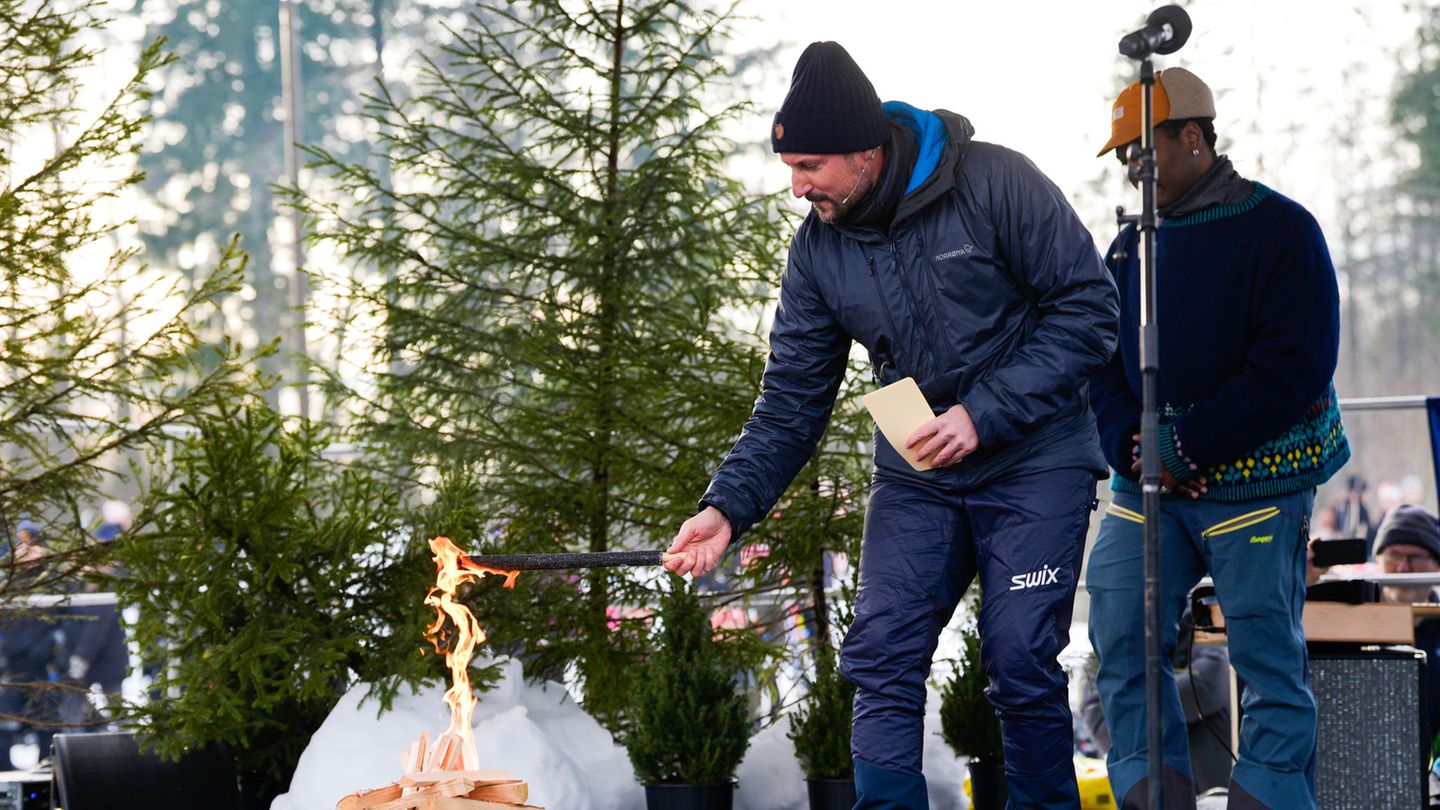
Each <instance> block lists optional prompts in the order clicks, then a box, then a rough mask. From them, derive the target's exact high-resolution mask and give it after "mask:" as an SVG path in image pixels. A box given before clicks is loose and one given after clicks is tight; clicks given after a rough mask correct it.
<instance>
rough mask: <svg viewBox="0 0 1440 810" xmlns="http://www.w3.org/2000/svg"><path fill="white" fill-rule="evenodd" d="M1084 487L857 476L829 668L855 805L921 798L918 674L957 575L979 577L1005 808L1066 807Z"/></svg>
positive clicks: (1079, 483)
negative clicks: (865, 501)
mask: <svg viewBox="0 0 1440 810" xmlns="http://www.w3.org/2000/svg"><path fill="white" fill-rule="evenodd" d="M1094 496H1095V477H1094V475H1093V474H1091V473H1090V472H1087V471H1085V470H1054V471H1048V472H1044V473H1038V474H1034V475H1025V476H1020V477H1017V478H1013V479H1009V480H1006V481H1001V482H997V483H994V484H990V485H987V486H985V487H980V488H978V489H973V490H966V491H963V492H961V491H955V490H951V489H947V488H943V487H937V486H931V485H927V484H924V483H916V482H914V481H909V480H878V481H876V483H875V485H874V486H873V488H872V489H871V494H870V503H869V506H868V509H867V513H866V518H865V541H864V546H863V549H862V553H861V562H860V590H859V593H858V595H857V596H856V601H855V619H854V622H853V623H852V624H851V626H850V630H849V632H848V633H847V634H846V636H845V644H844V646H843V647H842V650H841V671H842V672H843V673H844V675H845V677H846V678H848V679H849V680H850V681H851V682H853V683H854V684H855V685H856V687H857V691H856V695H855V724H854V729H853V733H852V736H851V752H852V753H853V754H854V757H855V760H856V762H855V774H856V777H855V778H856V790H857V794H858V797H859V803H858V804H856V808H857V810H860V809H862V808H863V809H864V810H879V809H880V808H897V809H898V808H904V810H924V809H925V808H926V807H928V801H927V799H926V787H925V778H924V776H923V775H922V772H921V762H920V760H921V750H922V743H923V741H924V739H923V735H924V716H925V679H926V678H927V677H928V676H929V674H930V661H931V657H932V656H933V655H934V654H935V647H936V643H937V642H938V640H939V637H940V632H941V630H943V629H944V628H945V625H946V624H947V623H948V622H949V620H950V617H951V614H953V613H954V612H955V607H956V605H957V604H959V602H960V599H961V597H963V596H964V595H965V591H966V589H967V588H969V586H970V583H971V582H972V581H974V580H975V579H976V577H977V575H978V578H979V581H980V583H981V587H982V597H981V605H980V616H979V632H980V639H981V658H982V659H983V664H984V667H985V671H986V673H987V674H988V675H989V677H990V686H989V688H988V689H987V690H986V694H987V696H988V697H989V699H990V702H991V704H993V705H994V706H995V709H996V712H997V714H998V715H999V716H1000V721H1001V735H1002V739H1003V742H1004V749H1005V772H1006V780H1007V782H1008V783H1009V787H1010V797H1011V803H1010V806H1011V807H1012V808H1077V807H1078V806H1079V793H1078V790H1077V788H1076V786H1075V769H1074V764H1073V761H1072V757H1073V753H1074V746H1073V732H1072V722H1071V717H1070V706H1069V702H1068V699H1067V695H1068V692H1067V688H1066V676H1065V671H1064V670H1063V669H1062V668H1061V667H1060V665H1059V664H1058V663H1057V662H1056V660H1055V658H1056V655H1058V654H1059V652H1060V651H1061V650H1062V649H1063V648H1064V647H1065V645H1066V644H1067V643H1068V642H1069V638H1070V618H1071V611H1072V610H1073V608H1074V599H1075V583H1076V581H1077V580H1078V575H1079V571H1080V560H1081V552H1082V551H1083V549H1084V545H1085V533H1086V528H1087V527H1088V525H1089V522H1090V510H1091V508H1092V505H1093V502H1094Z"/></svg>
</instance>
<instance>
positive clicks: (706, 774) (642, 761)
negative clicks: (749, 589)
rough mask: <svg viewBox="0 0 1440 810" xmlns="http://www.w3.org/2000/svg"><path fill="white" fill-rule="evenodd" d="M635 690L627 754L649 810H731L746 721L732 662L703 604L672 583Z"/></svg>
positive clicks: (746, 735)
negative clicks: (643, 787)
mask: <svg viewBox="0 0 1440 810" xmlns="http://www.w3.org/2000/svg"><path fill="white" fill-rule="evenodd" d="M657 618H658V621H657V625H658V629H657V630H656V631H655V641H656V646H655V651H654V652H653V653H652V654H651V656H650V660H649V662H648V663H647V664H646V665H645V668H644V670H643V672H642V674H641V677H640V679H639V685H638V686H637V687H636V688H635V690H634V697H633V700H632V702H631V707H630V722H629V725H628V727H627V729H626V732H625V748H626V750H627V751H628V752H629V754H630V762H631V764H632V765H634V766H635V776H636V777H637V778H638V779H639V780H640V782H641V784H643V785H645V804H646V807H648V808H649V810H730V808H731V806H732V804H733V802H734V798H735V769H736V768H738V767H739V766H740V760H741V758H742V757H744V756H745V749H746V748H747V747H748V746H749V745H750V718H749V713H748V710H747V708H746V702H745V697H744V695H743V694H741V693H740V692H739V690H738V689H737V681H736V677H735V676H736V669H735V666H734V662H733V661H732V660H731V658H730V656H729V655H728V654H727V651H726V650H725V648H724V647H723V646H722V645H720V644H719V643H717V642H716V641H715V638H714V632H713V630H712V629H711V627H710V618H709V616H708V614H707V613H706V611H705V609H704V608H703V607H702V606H701V604H700V600H699V599H698V598H697V597H696V596H695V594H694V593H692V592H691V591H690V589H689V586H688V585H686V584H685V583H684V582H683V581H677V582H676V583H675V584H674V586H673V587H672V588H671V590H670V592H669V593H667V594H666V595H665V596H664V597H663V598H662V599H661V603H660V611H659V614H658V617H657Z"/></svg>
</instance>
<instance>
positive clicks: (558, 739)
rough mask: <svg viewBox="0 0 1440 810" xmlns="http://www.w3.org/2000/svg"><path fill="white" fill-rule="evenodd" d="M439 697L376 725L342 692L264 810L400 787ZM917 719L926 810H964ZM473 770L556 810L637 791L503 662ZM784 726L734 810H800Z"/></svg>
mask: <svg viewBox="0 0 1440 810" xmlns="http://www.w3.org/2000/svg"><path fill="white" fill-rule="evenodd" d="M445 688H446V687H445V686H443V685H439V684H436V685H430V686H427V687H425V688H424V689H421V690H420V691H419V692H417V693H414V694H403V693H402V694H401V695H399V696H397V697H396V698H395V703H394V705H393V707H392V709H391V711H389V712H386V713H385V714H383V715H380V714H379V709H380V707H379V704H378V703H377V702H376V701H373V700H371V701H366V702H365V703H364V705H361V702H362V700H364V698H365V696H366V695H367V694H368V692H369V687H368V686H365V685H361V686H357V687H355V688H354V689H352V690H350V692H348V693H347V694H346V695H345V696H344V697H343V698H341V699H340V702H339V703H338V704H336V706H335V709H334V710H333V711H331V712H330V716H329V717H328V718H326V720H325V722H324V723H323V724H322V725H321V726H320V728H319V730H317V731H316V732H315V735H314V736H313V737H311V738H310V745H309V746H308V747H307V748H306V749H305V753H303V754H301V756H300V762H299V765H298V766H297V767H296V770H295V776H294V778H293V779H292V780H291V782H290V790H289V791H288V792H286V793H283V794H281V795H280V796H278V797H276V799H275V801H274V803H272V804H271V805H270V810H330V808H333V807H334V806H335V803H336V802H338V801H340V799H341V798H342V797H343V796H345V795H346V794H349V793H354V792H356V791H359V790H368V789H370V788H376V787H380V786H381V785H386V784H389V783H391V782H394V781H396V780H398V779H399V778H400V754H401V752H403V751H405V750H406V749H407V748H409V747H410V744H411V743H413V742H415V741H416V740H417V739H419V738H420V733H421V732H429V734H430V736H431V737H432V738H434V737H435V736H436V735H437V734H439V733H441V732H443V731H444V730H445V729H446V728H447V727H448V726H449V723H450V715H449V709H448V708H447V707H446V706H445V700H444V695H445ZM925 708H926V711H925V778H926V781H927V782H928V783H929V788H930V806H932V807H953V808H963V807H965V806H966V801H965V798H964V791H963V790H962V788H961V785H962V784H963V782H964V780H965V774H966V769H965V765H964V761H963V760H960V759H958V758H956V756H955V755H954V753H952V752H951V751H950V748H949V747H948V746H946V745H945V741H944V740H943V739H941V737H940V715H939V711H940V695H939V693H938V692H936V691H935V690H934V689H933V688H931V689H930V690H929V696H928V700H927V705H926V707H925ZM473 719H474V729H475V748H476V751H477V752H478V753H479V755H480V767H482V768H502V769H504V770H507V771H510V772H511V773H513V774H515V776H517V777H519V778H521V779H524V780H525V781H526V782H528V783H529V784H530V803H531V804H535V805H540V806H542V807H548V808H559V809H560V810H635V809H636V808H642V807H644V806H645V791H644V788H642V787H641V786H640V785H639V784H637V783H636V781H635V770H634V768H632V767H631V765H630V760H629V758H628V757H627V756H626V754H625V750H624V749H623V748H621V747H620V746H619V745H617V744H616V742H615V740H614V739H613V738H612V737H611V736H610V732H608V731H606V730H605V729H604V727H602V726H601V725H600V724H599V723H597V722H596V721H595V720H594V718H592V717H590V716H589V715H588V714H586V713H585V712H584V710H583V709H581V708H580V706H579V705H578V704H576V703H575V700H574V699H573V698H572V697H571V696H570V694H569V693H568V692H566V691H565V689H564V687H562V686H560V685H559V684H556V683H552V682H546V683H543V684H527V683H525V679H524V676H523V673H522V671H521V667H520V664H519V662H516V661H513V660H507V661H504V662H503V670H502V675H501V678H500V681H499V682H498V683H497V684H496V686H495V688H494V689H492V690H490V691H489V692H485V693H484V694H481V695H480V702H479V703H478V704H477V705H476V706H475V713H474V718H473ZM789 730H790V719H789V718H788V717H785V718H781V720H780V721H779V722H776V723H774V724H773V725H771V726H769V727H767V728H765V729H762V730H761V731H760V732H759V733H757V734H756V735H755V736H754V737H752V738H751V740H750V747H749V749H747V751H746V753H745V759H744V761H743V762H741V763H740V768H739V770H738V771H737V772H736V778H737V779H738V780H739V789H738V791H737V793H736V796H735V810H808V808H809V798H808V794H807V793H806V788H805V776H804V774H803V773H801V772H800V763H799V761H798V760H796V758H795V749H794V746H793V744H792V743H791V742H790V738H789V737H788V736H787V735H788V732H789Z"/></svg>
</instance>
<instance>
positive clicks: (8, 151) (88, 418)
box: [0, 0, 249, 596]
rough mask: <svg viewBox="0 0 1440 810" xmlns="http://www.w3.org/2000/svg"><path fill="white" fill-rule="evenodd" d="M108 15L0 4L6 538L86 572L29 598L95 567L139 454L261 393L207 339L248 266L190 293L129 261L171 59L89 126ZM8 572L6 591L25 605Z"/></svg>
mask: <svg viewBox="0 0 1440 810" xmlns="http://www.w3.org/2000/svg"><path fill="white" fill-rule="evenodd" d="M103 5H104V4H103V3H100V2H89V3H79V4H69V5H68V6H67V7H64V8H62V7H60V6H57V5H56V4H50V3H38V4H37V3H30V2H24V1H23V0H0V83H3V93H4V96H5V104H4V105H0V107H3V109H0V166H3V172H4V173H3V175H0V340H3V341H4V350H3V351H0V454H3V458H0V533H3V535H4V536H5V537H6V538H10V537H14V534H15V530H16V523H17V522H18V520H19V519H21V518H23V517H29V518H32V519H34V520H36V521H37V522H39V523H40V524H42V525H43V526H44V528H45V533H46V534H47V536H48V537H49V538H50V539H51V540H52V541H53V545H52V551H55V552H57V553H58V552H61V551H65V550H66V549H69V550H70V551H71V552H73V553H72V554H71V556H76V555H78V556H81V557H86V558H87V559H76V560H72V561H70V562H63V561H62V560H61V559H60V557H59V556H57V557H55V558H53V559H52V563H57V564H53V565H51V566H49V567H48V569H47V570H48V571H49V572H50V575H49V576H46V577H42V578H40V579H34V578H27V579H26V585H25V590H39V591H42V592H43V591H54V590H55V589H56V588H57V587H58V585H59V584H60V580H63V579H65V578H66V577H70V576H73V574H74V572H75V570H76V567H77V566H78V565H79V564H80V563H81V562H86V561H93V560H89V559H88V557H89V555H93V554H96V553H98V552H99V549H98V548H96V547H94V546H91V545H87V544H86V543H85V538H87V536H88V530H89V529H90V528H92V526H91V525H90V524H89V519H88V514H89V511H90V510H91V509H92V508H93V507H94V506H96V505H97V504H98V503H99V501H100V500H101V499H102V497H104V494H105V493H106V492H107V490H109V491H113V488H114V487H115V485H116V484H117V482H118V481H119V480H120V479H121V478H123V476H124V473H126V471H127V470H126V467H127V465H126V461H127V454H133V453H135V452H139V451H142V450H144V449H146V448H156V447H160V446H163V445H164V444H165V443H166V442H167V441H168V438H167V437H168V436H169V435H170V434H173V433H174V432H176V431H177V430H183V429H184V428H183V426H184V425H185V423H186V422H187V421H188V420H189V419H190V418H191V417H192V416H193V415H194V414H195V413H196V412H198V411H200V410H203V409H204V408H206V407H208V406H210V405H212V404H214V403H216V402H220V401H224V400H227V399H230V398H232V397H233V396H234V392H235V391H236V390H240V389H241V388H243V386H245V385H246V384H248V382H249V379H248V374H247V372H246V370H245V369H246V365H245V362H244V359H245V358H243V357H241V355H240V353H239V352H238V351H237V350H236V349H235V347H234V346H232V345H230V344H228V343H219V344H207V343H205V342H204V341H202V340H201V339H200V338H199V337H198V336H197V333H196V331H195V324H196V323H197V322H199V321H201V320H203V319H205V318H206V317H209V316H210V315H211V314H212V313H214V312H215V310H216V306H217V302H218V300H219V299H220V298H222V297H223V296H225V295H226V294H228V293H230V292H232V291H234V290H236V289H237V288H238V286H239V277H240V274H241V272H242V269H243V258H242V257H241V256H240V255H239V254H237V253H236V252H235V251H234V249H233V247H229V248H223V249H222V251H221V257H220V263H219V266H218V268H217V269H216V270H214V271H213V272H211V273H208V274H205V273H201V274H199V275H198V277H197V279H196V280H195V282H194V283H193V284H192V285H188V290H182V289H179V288H178V287H177V286H176V285H175V284H173V283H171V281H170V280H168V279H167V278H166V277H165V276H163V275H161V274H158V273H152V272H150V271H148V270H147V269H146V268H144V267H140V266H137V263H136V261H135V249H134V248H133V247H127V246H126V233H127V229H128V228H129V227H130V226H131V225H132V224H133V223H131V222H130V221H128V220H127V219H126V218H125V216H124V215H123V214H120V213H116V212H118V211H121V210H124V208H125V206H127V205H128V201H129V199H130V196H129V195H130V194H131V193H132V192H133V189H134V187H135V185H136V184H137V183H138V182H139V181H140V179H141V176H140V175H139V174H138V173H137V172H136V171H135V169H134V161H135V156H136V152H137V150H138V145H139V140H140V137H141V134H142V129H143V128H144V126H145V124H146V119H145V118H144V116H143V115H142V112H141V109H142V107H143V105H144V103H145V101H146V99H147V98H148V96H149V91H148V89H147V88H148V81H149V80H150V79H151V78H153V76H152V74H153V73H154V72H155V71H157V70H158V69H160V68H161V67H163V66H164V65H166V64H168V62H169V59H168V57H166V56H165V55H164V54H163V52H162V51H161V49H160V46H159V44H158V43H157V44H151V45H149V46H147V47H145V48H143V49H142V50H141V52H140V54H139V57H138V63H137V64H136V65H135V67H134V70H133V73H131V74H130V75H129V76H128V77H127V78H126V79H124V80H122V82H121V83H120V86H119V88H118V90H116V92H115V93H114V95H113V96H111V97H110V98H109V99H108V100H107V101H104V102H102V103H100V104H99V105H98V106H96V107H95V108H93V109H92V108H89V105H90V102H89V101H88V100H87V99H86V98H84V97H83V94H82V92H81V89H82V86H93V83H98V82H97V66H96V64H95V62H96V50H95V46H94V45H93V43H94V42H95V41H96V40H97V38H98V36H99V34H100V33H102V32H103V31H104V30H105V29H106V26H107V25H108V23H109V20H108V19H107V18H106V17H105V16H104V13H103ZM129 458H130V460H133V458H134V456H133V455H130V456H129ZM134 483H138V484H140V485H142V486H143V485H144V484H145V481H144V479H143V477H142V478H141V479H140V480H138V481H135V482H134ZM72 563H73V564H72ZM6 568H7V573H5V574H3V575H0V591H3V592H4V593H5V595H6V596H13V595H15V594H14V593H13V591H12V589H11V588H10V587H9V585H10V584H12V579H11V576H10V575H12V574H13V573H14V571H13V566H8V565H7V566H6Z"/></svg>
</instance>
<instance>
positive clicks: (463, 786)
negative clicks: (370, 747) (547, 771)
mask: <svg viewBox="0 0 1440 810" xmlns="http://www.w3.org/2000/svg"><path fill="white" fill-rule="evenodd" d="M462 750H463V746H462V741H461V740H460V739H459V738H458V737H456V736H455V735H452V734H451V733H450V732H448V731H447V732H445V733H444V734H441V735H440V737H439V739H437V740H436V741H435V744H434V745H433V746H432V745H429V735H428V734H421V735H420V740H419V742H417V743H415V744H414V745H412V746H410V750H408V751H406V752H405V753H404V754H403V755H401V765H402V768H403V769H404V772H405V775H404V776H401V777H400V781H399V782H394V783H391V784H389V785H385V786H384V787H378V788H374V789H373V790H362V791H360V792H359V793H351V794H350V795H349V796H346V797H345V798H343V799H341V800H340V803H339V804H337V805H335V810H516V808H521V809H522V810H525V809H526V808H528V810H544V809H543V808H539V807H535V806H534V805H529V804H526V803H525V801H526V799H528V798H530V786H529V785H528V784H526V783H525V782H523V781H521V780H519V779H517V778H515V777H514V776H513V775H511V774H510V773H509V772H508V771H501V770H493V769H488V770H482V769H475V768H471V769H467V770H461V768H462V767H463V759H464V758H463V756H462V753H461V752H462Z"/></svg>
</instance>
